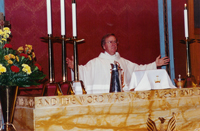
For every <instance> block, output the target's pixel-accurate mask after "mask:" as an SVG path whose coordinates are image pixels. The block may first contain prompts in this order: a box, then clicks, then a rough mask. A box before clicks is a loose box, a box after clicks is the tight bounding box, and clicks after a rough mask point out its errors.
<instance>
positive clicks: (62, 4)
mask: <svg viewBox="0 0 200 131" xmlns="http://www.w3.org/2000/svg"><path fill="white" fill-rule="evenodd" d="M60 18H61V35H65V0H60Z"/></svg>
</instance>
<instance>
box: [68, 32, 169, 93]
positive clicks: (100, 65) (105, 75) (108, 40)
mask: <svg viewBox="0 0 200 131" xmlns="http://www.w3.org/2000/svg"><path fill="white" fill-rule="evenodd" d="M101 46H102V48H103V49H104V53H100V55H99V56H98V57H96V58H94V59H92V60H90V61H89V62H88V63H87V64H86V65H79V66H78V68H79V69H78V70H79V80H82V81H83V83H84V85H85V88H86V91H87V94H95V93H109V89H110V80H111V63H114V61H116V62H118V63H119V65H120V67H121V72H122V73H121V74H122V76H121V85H122V90H123V91H127V90H128V86H129V83H130V80H131V75H132V73H133V72H134V71H137V70H152V69H157V67H159V66H163V65H167V64H169V61H170V60H169V58H168V57H167V56H165V57H163V58H161V56H160V55H159V56H158V57H157V58H156V60H155V61H154V62H152V63H150V64H145V65H138V64H136V63H133V62H131V61H129V60H127V59H125V58H123V57H121V56H120V54H119V53H118V52H117V47H118V40H117V38H116V36H115V34H106V35H105V36H103V38H102V40H101ZM73 59H74V58H73V56H72V59H69V58H66V62H67V65H68V67H69V68H71V69H72V76H73V70H74V60H73ZM72 78H73V77H72Z"/></svg>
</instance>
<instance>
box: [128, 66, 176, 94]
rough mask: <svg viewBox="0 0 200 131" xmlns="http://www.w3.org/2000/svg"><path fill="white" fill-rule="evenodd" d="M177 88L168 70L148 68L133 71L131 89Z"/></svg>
mask: <svg viewBox="0 0 200 131" xmlns="http://www.w3.org/2000/svg"><path fill="white" fill-rule="evenodd" d="M168 88H176V87H175V86H174V85H173V84H172V81H171V79H170V78H169V75H168V74H167V72H166V70H164V69H157V70H146V71H135V72H133V73H132V77H131V81H130V84H129V90H132V89H134V91H144V90H155V89H168Z"/></svg>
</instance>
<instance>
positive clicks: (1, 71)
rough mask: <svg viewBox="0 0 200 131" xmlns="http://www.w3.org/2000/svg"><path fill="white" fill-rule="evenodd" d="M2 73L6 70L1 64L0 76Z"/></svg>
mask: <svg viewBox="0 0 200 131" xmlns="http://www.w3.org/2000/svg"><path fill="white" fill-rule="evenodd" d="M4 72H6V68H5V67H4V66H3V65H2V64H0V75H1V73H4Z"/></svg>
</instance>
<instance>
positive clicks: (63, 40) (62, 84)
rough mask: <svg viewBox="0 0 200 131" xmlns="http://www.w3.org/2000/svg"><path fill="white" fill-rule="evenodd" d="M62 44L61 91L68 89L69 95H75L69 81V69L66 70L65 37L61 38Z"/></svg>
mask: <svg viewBox="0 0 200 131" xmlns="http://www.w3.org/2000/svg"><path fill="white" fill-rule="evenodd" d="M61 43H62V78H63V80H62V82H60V86H61V89H63V88H64V87H67V95H74V94H75V93H74V91H73V90H72V82H71V81H68V79H67V69H66V43H65V36H64V35H62V36H61Z"/></svg>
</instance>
